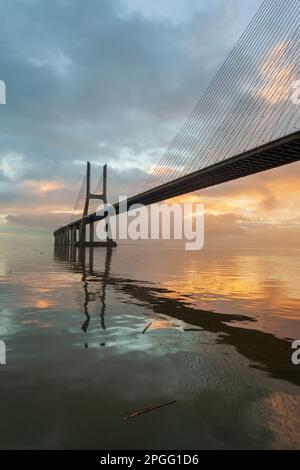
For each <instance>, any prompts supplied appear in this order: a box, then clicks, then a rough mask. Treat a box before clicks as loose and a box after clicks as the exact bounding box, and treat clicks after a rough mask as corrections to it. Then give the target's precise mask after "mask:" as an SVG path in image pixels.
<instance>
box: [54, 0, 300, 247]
mask: <svg viewBox="0 0 300 470" xmlns="http://www.w3.org/2000/svg"><path fill="white" fill-rule="evenodd" d="M299 19H300V1H299V0H289V1H288V2H287V1H286V0H265V1H264V2H263V3H262V5H261V7H260V8H259V10H258V12H257V13H256V15H255V16H254V18H253V19H252V21H251V22H250V24H249V25H248V27H247V28H246V30H245V32H244V33H243V35H242V36H241V38H240V40H239V41H238V43H237V44H236V46H235V47H234V49H233V50H232V51H231V53H230V54H229V56H228V57H227V59H226V61H225V62H224V64H223V65H222V67H221V68H220V70H219V71H218V73H217V75H216V76H215V78H214V79H213V80H212V82H211V84H210V85H209V86H208V88H207V90H206V91H205V93H204V94H203V96H202V97H201V99H200V100H199V102H198V103H197V105H196V106H195V108H194V109H193V111H192V113H191V114H190V116H189V117H188V119H187V120H186V122H185V123H184V125H183V126H182V128H181V129H180V131H179V132H178V134H177V135H176V137H175V138H174V140H173V141H172V142H171V144H170V145H169V147H168V149H167V150H166V152H165V153H164V155H163V156H162V158H161V160H160V161H159V162H158V163H157V165H156V166H155V168H154V170H153V171H152V172H151V174H150V176H149V178H148V179H147V181H146V182H145V184H144V186H143V188H142V189H141V191H140V192H138V193H137V194H136V195H133V196H131V197H130V198H129V199H128V201H127V205H128V208H129V209H130V206H132V205H134V204H144V205H147V204H152V203H155V202H159V201H163V200H165V199H169V198H171V197H174V196H178V195H182V194H185V193H189V192H191V191H196V190H199V189H203V188H208V187H210V186H213V185H216V184H221V183H224V182H227V181H231V180H234V179H236V178H241V177H245V176H248V175H252V174H254V173H258V172H261V171H266V170H269V169H271V168H275V167H279V166H282V165H286V164H290V163H293V162H296V161H298V160H299V159H300V56H299V44H300V21H299ZM83 193H85V194H84V204H82V203H81V207H78V204H79V203H80V201H81V199H82V194H83ZM97 199H99V200H101V201H103V202H104V203H105V202H107V195H106V166H105V168H104V175H103V191H102V193H100V190H99V187H98V188H97V189H96V190H95V192H94V193H91V191H90V165H89V164H88V165H87V173H86V175H85V178H84V180H83V183H82V187H81V191H80V192H79V196H78V199H77V203H76V204H75V210H74V214H77V217H74V218H73V219H72V220H70V221H69V223H68V224H66V225H65V226H63V227H60V228H59V229H58V230H56V231H55V232H54V235H55V240H56V243H58V244H93V243H94V223H95V222H96V221H97V220H100V219H103V218H104V217H100V216H98V215H97V214H96V212H90V211H89V207H90V202H91V201H92V200H97ZM114 208H115V211H116V213H117V214H118V213H119V212H120V211H122V210H123V208H122V207H121V206H120V205H119V203H116V204H114ZM86 225H90V240H89V242H86V234H85V228H86ZM108 241H109V243H112V241H110V239H109V236H108Z"/></svg>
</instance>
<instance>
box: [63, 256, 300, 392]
mask: <svg viewBox="0 0 300 470" xmlns="http://www.w3.org/2000/svg"><path fill="white" fill-rule="evenodd" d="M96 252H97V248H92V247H89V248H83V247H81V248H76V247H56V249H55V258H56V260H57V261H60V262H67V263H65V268H66V269H67V270H69V271H70V272H75V273H78V275H80V276H81V281H82V298H83V315H84V321H83V324H82V330H83V331H84V332H87V331H88V328H89V323H90V320H91V314H90V311H89V306H90V303H91V302H96V303H97V302H98V303H99V309H97V311H98V312H99V321H100V324H101V328H102V329H103V330H106V329H107V330H108V331H109V326H107V324H106V322H105V313H106V290H107V288H110V289H112V290H113V291H114V292H121V293H122V294H123V295H125V299H126V300H124V302H128V298H129V299H130V301H131V302H136V301H138V302H139V304H141V305H143V306H145V308H147V309H149V308H150V309H151V310H152V312H153V314H154V315H155V316H156V318H157V316H158V317H162V316H163V317H164V318H165V316H167V317H169V318H172V319H175V320H180V321H183V322H185V323H186V324H187V325H190V327H192V328H193V329H194V328H195V327H196V328H199V333H197V334H201V330H203V331H204V332H210V333H214V334H216V335H217V339H216V341H217V343H218V344H224V345H227V346H228V345H230V346H233V347H234V348H235V349H236V351H238V352H239V353H240V354H241V355H243V356H244V357H245V358H246V359H248V360H249V361H250V363H251V366H252V367H254V368H257V369H260V370H262V371H265V372H266V373H267V374H269V375H270V376H271V377H274V378H278V379H281V380H288V381H289V382H292V383H294V384H296V385H300V376H299V371H298V369H297V367H296V366H294V365H293V364H292V362H291V352H292V350H291V341H290V340H289V339H283V338H278V337H276V336H275V335H273V334H271V333H267V332H264V331H260V330H256V329H255V320H254V319H253V318H252V317H250V316H246V315H237V314H225V313H218V312H215V311H208V310H203V309H199V308H196V307H195V306H194V305H192V306H191V305H189V303H187V302H186V301H184V300H182V299H179V298H174V297H170V295H169V294H174V293H173V292H171V291H170V290H168V289H163V288H159V287H155V286H154V285H151V284H147V283H146V282H143V280H139V281H137V280H134V279H128V278H127V279H124V278H122V277H119V276H117V275H115V274H114V275H112V274H111V272H110V269H111V261H112V250H111V249H107V250H106V256H105V260H104V265H103V269H101V267H99V265H98V264H97V267H95V265H94V261H95V260H94V258H95V253H96ZM102 253H103V252H102ZM95 286H96V289H95ZM249 322H252V325H253V328H252V329H250V328H249ZM243 323H247V324H248V325H247V327H245V326H243ZM188 330H189V328H187V331H183V332H182V334H189V331H188ZM108 331H107V332H108Z"/></svg>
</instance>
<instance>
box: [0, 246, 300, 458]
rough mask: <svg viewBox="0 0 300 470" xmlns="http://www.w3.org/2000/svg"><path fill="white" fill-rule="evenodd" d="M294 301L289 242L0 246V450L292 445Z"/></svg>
mask: <svg viewBox="0 0 300 470" xmlns="http://www.w3.org/2000/svg"><path fill="white" fill-rule="evenodd" d="M299 307H300V252H299V251H296V250H293V251H292V250H291V251H283V250H282V251H272V250H269V251H268V250H265V251H255V250H248V251H245V250H244V251H221V250H204V251H201V252H196V253H195V252H186V251H183V250H179V249H172V248H171V247H158V246H150V245H149V246H148V245H145V244H139V243H137V244H136V245H130V246H126V245H123V246H121V245H120V246H118V247H117V248H115V249H113V250H112V251H106V250H105V249H103V248H97V249H94V250H93V251H91V250H89V249H87V250H85V252H80V253H78V251H77V252H74V251H73V252H68V253H66V252H65V251H60V252H58V253H55V254H54V253H53V248H52V246H51V244H49V245H44V244H40V245H38V247H33V246H30V245H29V244H28V245H26V246H22V247H21V246H19V247H15V246H6V245H2V246H1V248H0V339H1V340H4V341H5V343H6V347H7V363H6V365H1V366H0V381H1V387H0V416H1V420H0V447H1V448H39V449H40V448H42V449H45V448H69V449H70V448H71V449H75V448H81V449H117V448H123V449H136V448H142V449H147V448H148V449H162V448H165V449H166V448H170V449H176V448H177V449H203V448H210V449H216V448H217V449H223V448H236V449H239V448H252V449H256V448H267V449H278V448H279V449H281V448H283V449H288V448H289V449H290V448H299V447H300V365H299V366H295V365H293V364H292V362H291V354H292V352H293V351H292V349H291V342H292V340H293V339H300V313H299V311H300V308H299ZM150 323H151V325H150V326H149V328H148V329H147V330H146V331H145V332H144V333H143V330H144V329H145V328H146V327H147V326H148V325H149V324H150ZM171 400H176V403H175V404H172V405H170V406H166V407H163V408H160V409H157V410H155V411H151V412H149V413H147V414H143V415H140V416H137V417H135V418H133V419H130V420H127V421H124V420H123V417H124V416H125V415H127V414H128V413H130V412H131V411H135V410H138V409H141V408H145V407H148V406H152V405H155V404H158V403H163V402H168V401H171Z"/></svg>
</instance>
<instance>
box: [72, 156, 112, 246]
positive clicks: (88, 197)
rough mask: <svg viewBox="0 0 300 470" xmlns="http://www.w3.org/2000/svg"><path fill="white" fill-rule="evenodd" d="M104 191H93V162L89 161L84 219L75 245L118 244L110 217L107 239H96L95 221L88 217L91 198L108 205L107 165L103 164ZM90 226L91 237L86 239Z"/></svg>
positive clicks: (107, 225) (107, 219)
mask: <svg viewBox="0 0 300 470" xmlns="http://www.w3.org/2000/svg"><path fill="white" fill-rule="evenodd" d="M102 181H103V183H102V193H100V194H95V193H92V192H91V164H90V162H87V178H86V197H85V204H84V209H83V215H82V221H81V223H80V227H79V240H78V241H77V242H75V246H116V245H117V244H116V242H115V241H114V240H113V238H112V231H111V226H110V221H109V217H108V216H107V217H105V230H106V241H95V240H94V221H93V220H90V219H89V217H88V211H89V203H90V200H91V199H98V200H99V201H102V202H103V204H104V205H107V165H106V164H105V165H104V166H103V178H102ZM88 224H89V226H90V237H89V238H90V239H89V240H88V241H87V240H86V226H87V225H88Z"/></svg>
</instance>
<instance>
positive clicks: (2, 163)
mask: <svg viewBox="0 0 300 470" xmlns="http://www.w3.org/2000/svg"><path fill="white" fill-rule="evenodd" d="M23 173H24V158H23V156H22V155H18V154H15V153H10V154H7V155H4V156H2V157H0V179H2V180H4V181H5V180H9V181H16V180H18V179H20V178H21V177H22V175H23Z"/></svg>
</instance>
